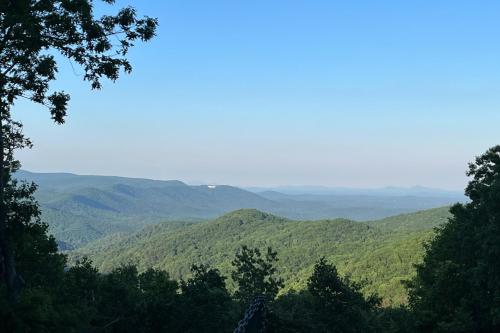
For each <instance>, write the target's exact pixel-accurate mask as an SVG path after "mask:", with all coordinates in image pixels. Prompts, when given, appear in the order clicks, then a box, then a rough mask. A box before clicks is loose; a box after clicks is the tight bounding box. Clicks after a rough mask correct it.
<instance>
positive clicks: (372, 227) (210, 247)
mask: <svg viewBox="0 0 500 333" xmlns="http://www.w3.org/2000/svg"><path fill="white" fill-rule="evenodd" d="M448 210H449V207H443V208H437V209H432V210H427V211H422V212H418V213H412V214H405V215H399V216H395V217H390V218H386V219H382V220H375V221H370V222H366V223H362V222H355V221H350V220H345V219H336V220H321V221H295V220H289V219H285V218H282V217H277V216H274V215H271V214H267V213H263V212H260V211H257V210H252V209H243V210H238V211H235V212H232V213H228V214H225V215H223V216H221V217H220V218H217V219H215V220H213V221H206V222H192V223H182V222H178V223H174V222H172V221H170V222H164V223H161V224H158V225H155V226H151V227H147V228H145V229H144V230H142V231H140V232H138V233H135V234H132V235H127V234H124V235H120V234H118V235H113V236H109V237H106V238H104V239H101V240H98V241H95V242H92V243H89V244H87V245H86V246H84V247H83V248H80V249H78V250H76V251H72V252H70V253H68V255H69V259H70V262H72V263H74V262H75V260H77V259H82V258H83V257H88V258H90V259H91V260H92V262H93V263H94V265H95V266H96V267H97V268H98V269H99V271H101V272H109V271H111V270H112V269H114V268H118V267H120V266H122V265H128V264H135V265H137V268H138V269H139V271H144V270H146V269H148V268H150V267H155V268H159V269H162V270H165V271H167V272H169V273H170V275H171V277H173V278H175V279H180V278H183V277H186V276H189V275H190V272H189V268H190V266H191V265H192V264H209V265H210V266H211V267H214V268H217V269H219V270H220V271H221V272H222V273H223V274H224V275H226V276H229V275H230V272H231V269H232V266H231V261H232V259H233V256H234V253H236V252H237V250H238V248H239V247H241V246H243V245H246V246H251V247H258V248H261V249H264V248H267V247H272V248H273V249H274V250H276V251H277V252H278V254H279V258H280V260H279V262H278V263H277V264H276V266H277V268H278V270H279V272H280V276H281V277H282V278H283V279H284V282H285V287H284V288H283V290H282V292H285V291H289V290H292V289H294V290H302V289H304V288H305V286H306V283H307V279H308V277H309V276H310V274H311V273H312V271H313V268H314V264H315V262H316V261H317V260H318V259H319V258H321V257H323V256H324V257H325V258H326V259H328V260H329V261H331V262H335V264H336V266H337V268H338V270H339V272H340V273H342V274H349V275H351V277H352V278H353V279H356V280H357V281H364V285H363V291H364V292H365V293H366V294H367V295H369V294H371V293H377V294H378V295H379V296H380V297H381V298H382V301H383V304H395V305H400V304H405V303H406V302H407V293H406V290H405V289H404V287H403V285H402V284H401V281H403V280H408V279H410V278H411V277H412V276H413V275H414V272H415V269H414V267H413V265H414V264H417V263H419V262H420V261H421V258H422V255H423V251H424V249H423V246H422V242H423V241H425V240H428V239H430V238H431V237H432V234H433V228H434V227H436V226H439V225H441V224H443V223H444V222H446V220H447V218H448V217H449V212H448ZM228 288H229V289H230V290H234V288H235V286H234V285H233V283H232V281H231V280H230V281H228Z"/></svg>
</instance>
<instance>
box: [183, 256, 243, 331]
mask: <svg viewBox="0 0 500 333" xmlns="http://www.w3.org/2000/svg"><path fill="white" fill-rule="evenodd" d="M191 273H192V274H193V275H192V277H190V278H189V279H187V280H186V281H181V291H182V294H181V296H182V298H181V308H182V313H183V325H182V329H181V331H182V332H200V333H201V332H232V331H233V329H234V325H235V322H236V321H237V315H238V311H237V310H238V307H237V304H236V303H235V302H233V300H232V299H231V295H230V294H229V291H228V290H227V288H226V281H225V280H226V278H225V277H224V276H222V275H221V274H220V272H219V270H218V269H214V268H210V267H209V266H207V265H193V266H191Z"/></svg>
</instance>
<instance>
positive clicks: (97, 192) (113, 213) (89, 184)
mask: <svg viewBox="0 0 500 333" xmlns="http://www.w3.org/2000/svg"><path fill="white" fill-rule="evenodd" d="M15 176H16V177H17V178H18V179H25V180H28V181H34V182H35V183H37V184H38V185H39V190H38V192H37V194H36V198H37V199H38V201H39V202H40V204H41V206H42V212H43V216H42V217H43V219H44V220H45V221H47V222H48V223H49V225H50V231H51V232H52V233H53V234H54V235H55V237H56V238H57V239H58V241H59V242H60V245H61V246H62V248H64V249H72V248H76V247H80V246H82V245H84V244H86V243H88V242H91V241H94V240H97V239H100V238H103V237H106V236H108V235H112V234H115V233H131V232H135V231H138V230H140V229H141V228H143V227H144V226H147V225H152V224H156V223H159V222H161V221H166V220H184V221H199V220H200V219H210V218H215V217H217V216H220V215H222V214H224V213H227V212H230V211H234V210H237V209H242V208H254V209H259V210H261V211H264V212H268V213H273V214H277V215H280V216H285V217H287V218H291V219H322V218H338V217H340V218H349V219H354V220H372V219H378V218H383V217H387V216H391V215H396V214H401V213H409V212H414V211H418V210H423V209H428V208H433V207H440V206H445V205H449V204H452V203H454V202H456V201H459V200H461V197H460V196H449V195H442V196H409V195H404V196H403V195H400V196H397V195H391V196H382V195H367V194H352V193H348V194H324V195H320V194H300V195H298V194H297V195H291V194H285V193H280V192H263V193H254V192H251V191H248V190H245V189H241V188H238V187H233V186H228V185H213V186H207V185H197V186H191V185H187V184H185V183H183V182H181V181H178V180H168V181H164V180H152V179H140V178H126V177H115V176H86V175H75V174H71V173H33V172H28V171H24V170H21V171H19V172H17V173H16V175H15Z"/></svg>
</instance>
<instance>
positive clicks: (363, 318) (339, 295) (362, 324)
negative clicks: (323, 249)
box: [307, 258, 380, 332]
mask: <svg viewBox="0 0 500 333" xmlns="http://www.w3.org/2000/svg"><path fill="white" fill-rule="evenodd" d="M361 287H362V286H361V285H360V284H359V283H356V282H353V281H351V280H350V279H349V278H348V277H340V276H339V274H338V272H337V268H336V267H335V266H334V265H332V264H330V263H328V262H327V261H326V259H325V258H321V259H320V260H319V261H318V262H317V263H316V265H315V266H314V272H313V274H312V275H311V277H310V278H309V281H308V283H307V289H308V291H309V293H310V294H311V295H312V296H313V304H314V307H313V308H314V315H313V316H314V317H315V319H316V321H317V322H318V324H319V327H318V329H317V330H318V331H323V332H367V331H370V330H371V329H372V328H373V326H374V325H373V324H371V323H370V319H371V318H370V317H371V312H372V311H373V310H374V309H375V307H376V306H377V305H378V304H379V303H380V299H379V298H378V297H376V296H370V297H369V298H368V299H365V297H364V296H363V293H362V292H361Z"/></svg>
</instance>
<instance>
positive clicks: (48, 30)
mask: <svg viewBox="0 0 500 333" xmlns="http://www.w3.org/2000/svg"><path fill="white" fill-rule="evenodd" d="M103 2H106V3H108V4H112V3H113V2H114V0H103ZM94 5H95V3H94V1H92V0H38V1H33V0H4V1H0V163H1V165H0V172H1V175H0V257H1V259H0V262H1V264H2V266H3V267H2V273H3V277H4V280H5V282H6V285H7V289H8V291H9V295H10V298H11V299H18V298H19V292H20V286H21V283H20V281H21V280H22V278H21V277H20V276H19V275H18V272H17V271H16V265H15V256H16V255H15V253H14V249H13V245H12V244H11V242H9V239H10V238H11V237H10V236H9V234H8V233H9V229H8V226H7V223H8V217H9V215H10V214H11V212H10V211H9V205H8V204H7V202H6V200H7V197H6V196H7V193H6V191H7V190H6V188H7V186H8V182H9V179H10V174H11V173H12V171H13V169H14V168H15V165H13V164H12V163H10V162H9V159H8V154H9V149H10V147H9V144H12V142H11V143H9V142H7V127H8V126H9V124H14V123H13V122H12V120H11V107H12V105H13V104H14V103H15V101H16V100H17V99H18V98H25V99H28V100H30V101H32V102H34V103H37V104H41V105H44V106H46V107H48V109H49V110H50V113H51V115H52V119H53V120H54V121H55V122H56V123H59V124H60V123H63V122H64V118H65V116H66V110H67V103H68V101H69V95H68V94H66V93H65V92H62V91H59V92H51V91H49V84H50V82H51V81H53V80H54V79H55V74H56V72H57V63H56V60H55V59H56V58H55V57H54V54H55V53H60V54H61V55H62V56H63V57H65V58H68V59H69V60H70V61H72V62H74V63H76V64H78V65H80V66H81V67H82V68H83V71H84V76H83V78H84V80H86V81H89V82H90V84H91V87H92V89H99V88H101V80H102V79H103V78H108V79H111V80H113V81H114V80H116V79H117V78H118V77H119V75H120V72H121V70H123V71H125V72H127V73H128V72H130V71H131V70H132V67H131V65H130V63H129V62H128V60H127V58H126V55H127V52H128V50H129V48H130V47H132V46H133V45H134V42H135V41H139V40H140V41H148V40H149V39H151V38H152V37H153V36H154V35H155V31H156V26H157V21H156V20H155V19H152V18H148V17H145V18H137V16H136V12H135V10H134V9H133V8H131V7H128V8H124V9H121V10H120V11H119V12H118V13H117V14H116V15H104V16H102V17H100V18H96V17H95V15H94V11H93V9H94Z"/></svg>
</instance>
